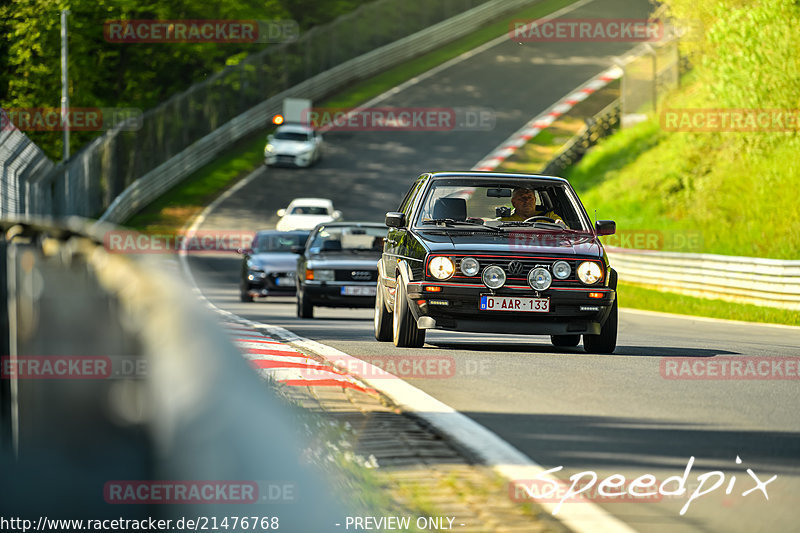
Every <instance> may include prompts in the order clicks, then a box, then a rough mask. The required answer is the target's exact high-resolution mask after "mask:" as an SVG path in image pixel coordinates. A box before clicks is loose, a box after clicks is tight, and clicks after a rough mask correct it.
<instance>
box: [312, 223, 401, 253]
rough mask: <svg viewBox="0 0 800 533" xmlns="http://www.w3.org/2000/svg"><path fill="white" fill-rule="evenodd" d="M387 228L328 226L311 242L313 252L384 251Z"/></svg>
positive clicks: (321, 229) (320, 230)
mask: <svg viewBox="0 0 800 533" xmlns="http://www.w3.org/2000/svg"><path fill="white" fill-rule="evenodd" d="M386 231H387V228H383V227H379V226H327V227H322V228H320V229H319V231H318V232H317V234H316V235H315V236H314V240H313V241H312V242H311V246H310V248H311V251H312V252H339V251H343V252H360V251H376V252H380V251H382V250H383V240H384V238H385V237H386Z"/></svg>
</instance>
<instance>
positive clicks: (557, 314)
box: [408, 282, 616, 335]
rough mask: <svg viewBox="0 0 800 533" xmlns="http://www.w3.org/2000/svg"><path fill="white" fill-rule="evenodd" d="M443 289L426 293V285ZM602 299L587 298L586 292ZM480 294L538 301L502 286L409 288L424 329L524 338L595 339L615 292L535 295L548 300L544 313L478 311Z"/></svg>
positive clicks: (580, 290) (530, 293) (597, 290)
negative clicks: (496, 287) (563, 337)
mask: <svg viewBox="0 0 800 533" xmlns="http://www.w3.org/2000/svg"><path fill="white" fill-rule="evenodd" d="M430 286H435V287H441V290H440V291H439V292H427V291H425V290H424V289H425V287H430ZM590 292H595V293H601V294H602V298H589V293H590ZM481 295H494V296H517V297H537V294H536V292H535V291H533V290H531V289H512V288H507V287H504V288H501V289H499V290H497V291H494V292H492V291H491V290H489V289H487V288H486V287H482V286H480V287H479V286H470V287H464V286H458V285H455V284H452V285H447V284H440V283H432V282H412V283H409V284H408V300H409V306H410V309H411V314H412V315H413V316H414V318H415V319H416V320H417V325H418V326H419V327H420V328H423V329H444V330H452V331H468V332H475V333H511V334H522V335H583V334H586V335H598V334H600V328H601V327H602V325H603V323H604V322H605V320H606V318H607V317H608V314H609V313H610V312H611V306H612V305H613V303H614V300H615V299H616V291H615V290H613V289H609V288H606V287H597V288H583V287H582V288H574V289H554V288H550V289H548V290H546V291H542V292H541V293H539V295H538V297H540V298H549V299H550V310H549V311H548V312H546V313H534V312H521V311H481V310H480V309H479V302H480V296H481Z"/></svg>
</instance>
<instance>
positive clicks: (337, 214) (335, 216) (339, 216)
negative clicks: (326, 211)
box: [331, 209, 342, 220]
mask: <svg viewBox="0 0 800 533" xmlns="http://www.w3.org/2000/svg"><path fill="white" fill-rule="evenodd" d="M331 216H332V217H333V219H334V220H341V219H342V212H341V211H339V210H338V209H337V210H336V211H334V212H333V213H331Z"/></svg>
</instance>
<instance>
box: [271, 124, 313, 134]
mask: <svg viewBox="0 0 800 533" xmlns="http://www.w3.org/2000/svg"><path fill="white" fill-rule="evenodd" d="M275 131H276V132H279V131H288V132H291V133H312V132H313V131H314V130H313V129H312V128H309V127H308V126H304V125H302V124H283V125H281V126H278V129H276V130H275Z"/></svg>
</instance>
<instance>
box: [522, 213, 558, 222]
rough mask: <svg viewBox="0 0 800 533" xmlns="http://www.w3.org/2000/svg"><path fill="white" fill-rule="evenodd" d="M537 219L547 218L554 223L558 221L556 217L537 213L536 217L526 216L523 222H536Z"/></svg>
mask: <svg viewBox="0 0 800 533" xmlns="http://www.w3.org/2000/svg"><path fill="white" fill-rule="evenodd" d="M537 220H546V221H548V222H551V223H553V224H555V223H556V219H554V218H550V217H544V216H541V215H537V216H535V217H530V218H526V219H525V220H523V222H536V221H537Z"/></svg>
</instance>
